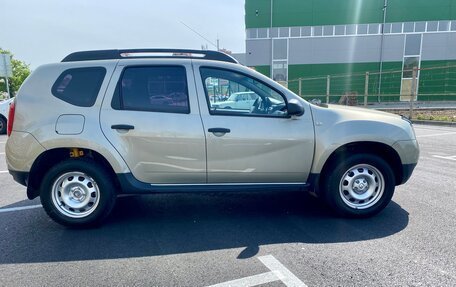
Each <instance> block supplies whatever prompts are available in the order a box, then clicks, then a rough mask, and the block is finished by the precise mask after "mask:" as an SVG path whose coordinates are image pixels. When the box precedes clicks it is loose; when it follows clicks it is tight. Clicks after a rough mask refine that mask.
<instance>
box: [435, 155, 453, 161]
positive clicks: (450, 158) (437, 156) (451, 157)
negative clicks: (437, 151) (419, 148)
mask: <svg viewBox="0 0 456 287" xmlns="http://www.w3.org/2000/svg"><path fill="white" fill-rule="evenodd" d="M433 157H436V158H442V159H448V160H456V155H451V156H442V155H433Z"/></svg>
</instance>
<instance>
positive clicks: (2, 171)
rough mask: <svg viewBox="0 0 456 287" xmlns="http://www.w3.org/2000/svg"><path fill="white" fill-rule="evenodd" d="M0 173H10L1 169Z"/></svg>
mask: <svg viewBox="0 0 456 287" xmlns="http://www.w3.org/2000/svg"><path fill="white" fill-rule="evenodd" d="M0 173H8V171H7V170H0Z"/></svg>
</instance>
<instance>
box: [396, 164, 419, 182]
mask: <svg viewBox="0 0 456 287" xmlns="http://www.w3.org/2000/svg"><path fill="white" fill-rule="evenodd" d="M415 167H416V163H413V164H403V165H402V181H401V182H400V183H399V184H398V185H400V184H404V183H406V182H407V181H408V180H409V179H410V177H411V176H412V173H413V170H414V169H415Z"/></svg>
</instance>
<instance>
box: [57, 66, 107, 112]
mask: <svg viewBox="0 0 456 287" xmlns="http://www.w3.org/2000/svg"><path fill="white" fill-rule="evenodd" d="M105 75H106V69H105V68H103V67H89V68H75V69H69V70H66V71H64V72H63V73H62V74H61V75H60V76H59V77H58V78H57V81H55V83H54V85H53V86H52V94H53V95H54V96H55V97H56V98H59V99H61V100H62V101H65V102H67V103H69V104H72V105H75V106H78V107H91V106H93V104H95V101H96V100H97V95H98V92H99V91H100V87H101V84H102V83H103V79H104V77H105Z"/></svg>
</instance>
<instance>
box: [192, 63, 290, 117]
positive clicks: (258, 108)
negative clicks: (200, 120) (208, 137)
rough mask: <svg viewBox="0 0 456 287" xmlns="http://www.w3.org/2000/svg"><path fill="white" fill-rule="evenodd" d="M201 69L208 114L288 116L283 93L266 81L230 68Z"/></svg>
mask: <svg viewBox="0 0 456 287" xmlns="http://www.w3.org/2000/svg"><path fill="white" fill-rule="evenodd" d="M200 72H201V76H202V80H203V84H204V87H205V90H206V95H207V99H208V104H209V110H210V113H211V114H218V115H244V116H279V117H283V116H287V111H286V106H287V105H286V101H285V99H284V97H283V96H282V95H281V94H279V93H278V92H277V91H275V90H274V89H272V88H271V87H269V86H267V85H266V84H264V83H262V82H260V81H258V80H255V79H253V78H251V77H249V76H246V75H244V74H241V73H238V72H234V71H229V70H222V69H216V68H201V69H200Z"/></svg>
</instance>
